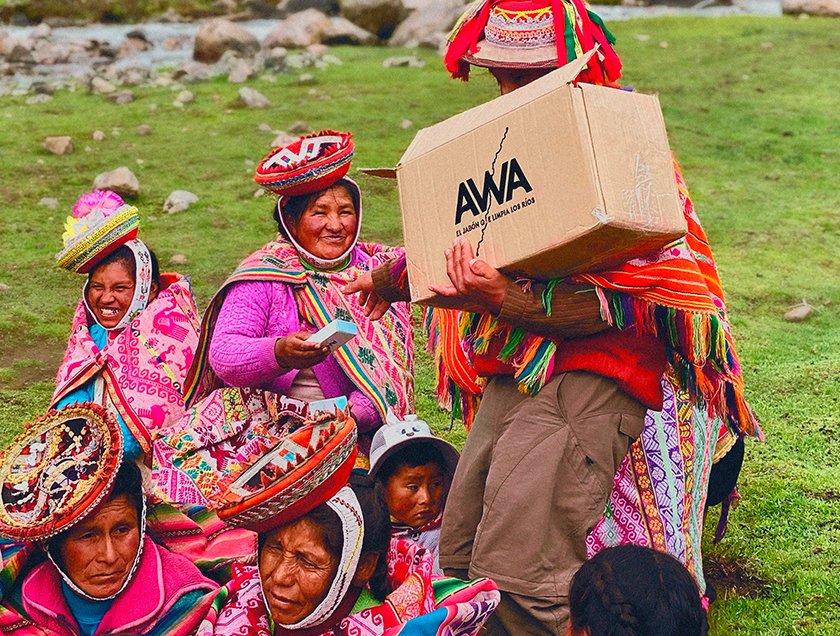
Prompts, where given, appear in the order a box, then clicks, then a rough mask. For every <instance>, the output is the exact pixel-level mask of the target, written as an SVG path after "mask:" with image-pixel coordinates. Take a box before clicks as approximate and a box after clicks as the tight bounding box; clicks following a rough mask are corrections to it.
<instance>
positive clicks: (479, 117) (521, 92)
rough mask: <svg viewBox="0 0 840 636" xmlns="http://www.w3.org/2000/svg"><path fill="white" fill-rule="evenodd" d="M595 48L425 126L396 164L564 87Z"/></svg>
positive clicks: (405, 161)
mask: <svg viewBox="0 0 840 636" xmlns="http://www.w3.org/2000/svg"><path fill="white" fill-rule="evenodd" d="M596 50H597V47H596V48H594V49H592V50H591V51H588V52H587V53H586V54H585V55H583V56H582V57H579V58H577V59H576V60H574V61H572V62H569V63H568V64H566V65H565V66H562V67H560V68H558V69H557V70H556V71H552V72H551V73H548V74H547V75H545V76H544V77H541V78H539V79H538V80H535V81H533V82H531V83H530V84H527V85H526V86H523V87H522V88H519V89H517V90H515V91H513V92H512V93H508V94H507V95H500V96H499V97H497V98H495V99H493V100H491V101H489V102H486V103H484V104H480V105H479V106H476V107H474V108H471V109H469V110H466V111H464V112H463V113H460V114H458V115H455V116H453V117H450V118H449V119H447V120H445V121H442V122H440V123H439V124H435V125H434V126H429V127H428V128H423V129H422V130H420V131H419V132H418V133H417V135H415V137H414V139H413V140H412V142H411V143H410V144H409V146H408V148H407V149H406V151H405V152H404V153H403V156H402V158H401V159H400V161H399V163H398V164H397V167H398V168H399V166H400V165H402V164H405V163H407V162H409V161H411V160H412V159H416V158H417V157H420V156H422V155H424V154H426V153H427V152H429V151H430V150H433V149H435V148H437V147H438V146H442V145H443V144H445V143H448V142H450V141H452V140H454V139H457V138H458V137H460V136H462V135H463V134H464V133H465V132H468V131H471V130H475V129H476V128H479V127H481V126H483V125H485V124H487V123H489V122H491V121H493V120H494V119H496V118H498V117H499V116H501V115H503V114H506V113H509V112H511V111H512V110H514V109H516V108H519V107H520V106H524V105H526V104H528V103H530V102H532V101H534V100H535V99H537V98H539V97H541V96H543V95H545V94H546V93H550V92H551V91H553V90H556V89H558V88H560V87H561V86H565V85H566V84H568V83H569V82H571V81H573V80H574V79H575V78H576V77H577V76H578V75H580V72H581V70H583V68H584V66H586V63H587V62H588V61H589V58H590V57H592V55H594V53H595V51H596Z"/></svg>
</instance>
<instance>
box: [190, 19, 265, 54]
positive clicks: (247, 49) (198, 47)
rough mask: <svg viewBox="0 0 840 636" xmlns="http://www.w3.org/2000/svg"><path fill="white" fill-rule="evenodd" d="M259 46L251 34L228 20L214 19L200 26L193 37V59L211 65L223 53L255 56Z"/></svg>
mask: <svg viewBox="0 0 840 636" xmlns="http://www.w3.org/2000/svg"><path fill="white" fill-rule="evenodd" d="M259 48H260V44H259V42H258V41H257V38H255V37H254V36H253V35H252V34H251V33H249V32H248V31H246V30H245V29H243V28H242V27H241V26H239V25H237V24H234V23H233V22H231V21H230V20H224V19H214V20H209V21H207V22H205V23H204V24H202V25H201V27H200V28H199V29H198V33H197V34H196V36H195V44H194V45H193V59H194V60H197V61H199V62H205V63H207V64H212V63H213V62H217V61H218V60H219V59H220V58H221V57H222V53H224V52H225V51H236V52H238V53H241V54H243V55H245V56H251V55H254V54H256V52H257V51H258V50H259Z"/></svg>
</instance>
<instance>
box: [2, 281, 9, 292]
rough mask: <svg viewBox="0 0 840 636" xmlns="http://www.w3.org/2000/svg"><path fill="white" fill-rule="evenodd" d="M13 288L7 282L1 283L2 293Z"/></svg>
mask: <svg viewBox="0 0 840 636" xmlns="http://www.w3.org/2000/svg"><path fill="white" fill-rule="evenodd" d="M10 289H11V287H9V286H8V285H7V284H6V283H0V293H2V292H7V291H9V290H10Z"/></svg>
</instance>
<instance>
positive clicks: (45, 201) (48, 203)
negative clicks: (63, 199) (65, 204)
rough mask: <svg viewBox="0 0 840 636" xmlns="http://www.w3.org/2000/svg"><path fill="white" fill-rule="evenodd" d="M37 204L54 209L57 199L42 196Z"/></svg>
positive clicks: (56, 205)
mask: <svg viewBox="0 0 840 636" xmlns="http://www.w3.org/2000/svg"><path fill="white" fill-rule="evenodd" d="M38 205H40V206H43V207H45V208H49V209H50V210H55V209H56V208H57V207H58V199H56V198H54V197H43V198H42V199H41V200H40V201H38Z"/></svg>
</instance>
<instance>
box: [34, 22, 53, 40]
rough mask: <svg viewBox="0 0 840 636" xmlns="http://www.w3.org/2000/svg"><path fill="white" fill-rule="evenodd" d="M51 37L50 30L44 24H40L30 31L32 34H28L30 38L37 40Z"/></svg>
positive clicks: (47, 25) (48, 26)
mask: <svg viewBox="0 0 840 636" xmlns="http://www.w3.org/2000/svg"><path fill="white" fill-rule="evenodd" d="M51 35H52V29H51V28H50V25H49V24H47V23H46V22H41V24H39V25H38V26H36V27H35V28H34V29H32V32H31V33H30V37H33V38H37V39H39V40H46V39H47V38H48V37H50V36H51Z"/></svg>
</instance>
